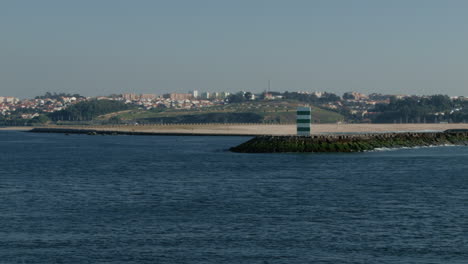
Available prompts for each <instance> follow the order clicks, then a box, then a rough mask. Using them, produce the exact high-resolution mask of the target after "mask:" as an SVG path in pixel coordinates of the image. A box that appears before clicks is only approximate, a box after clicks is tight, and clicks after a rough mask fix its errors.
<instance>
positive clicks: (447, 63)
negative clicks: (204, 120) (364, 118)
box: [0, 0, 468, 98]
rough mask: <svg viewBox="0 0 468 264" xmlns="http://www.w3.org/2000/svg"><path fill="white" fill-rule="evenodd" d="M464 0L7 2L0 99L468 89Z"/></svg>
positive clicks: (467, 7)
mask: <svg viewBox="0 0 468 264" xmlns="http://www.w3.org/2000/svg"><path fill="white" fill-rule="evenodd" d="M466 11H468V2H466V1H462V0H447V1H435V0H427V1H423V0H420V1H417V0H414V1H407V0H406V1H402V0H395V1H375V0H366V1H364V0H356V1H346V0H322V1H306V0H293V1H277V0H270V1H268V0H264V1H261V0H250V1H246V0H239V1H219V0H200V1H188V0H185V1H184V0H171V1H150V0H138V1H123V0H121V1H119V0H115V1H112V0H102V1H89V0H82V1H63V0H43V1H15V0H6V1H2V2H1V3H0V30H1V31H0V32H1V33H2V34H0V41H1V43H2V47H1V49H0V96H16V97H20V98H25V97H34V96H36V95H41V94H44V93H45V92H47V91H49V92H68V93H80V94H83V95H86V96H95V95H107V94H112V93H124V92H134V93H156V94H161V93H167V92H170V91H174V92H187V91H188V90H194V89H196V90H199V91H229V92H236V91H239V90H249V91H253V92H260V91H262V90H265V89H266V88H267V83H268V80H271V82H272V87H271V89H272V90H274V91H286V90H288V91H298V90H304V91H329V92H333V93H336V94H340V95H341V94H343V93H344V92H347V91H358V92H362V93H372V92H376V93H384V94H419V95H428V94H448V95H452V96H453V95H464V96H468V92H467V89H466V86H467V84H468V76H467V75H466V74H465V73H466V70H467V69H468V54H467V53H466V52H465V47H466V46H467V44H468V34H467V33H468V32H467V31H468V28H467V27H466V25H467V24H468V23H467V22H468V18H467V17H466Z"/></svg>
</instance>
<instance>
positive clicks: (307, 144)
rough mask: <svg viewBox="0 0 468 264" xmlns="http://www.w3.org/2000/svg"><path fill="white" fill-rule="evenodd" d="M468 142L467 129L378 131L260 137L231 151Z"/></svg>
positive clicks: (357, 149)
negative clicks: (425, 131)
mask: <svg viewBox="0 0 468 264" xmlns="http://www.w3.org/2000/svg"><path fill="white" fill-rule="evenodd" d="M447 144H451V145H468V130H447V131H444V132H434V133H415V132H410V133H376V134H355V135H315V136H307V137H303V136H257V137H255V138H253V139H251V140H249V141H247V142H245V143H242V144H240V145H238V146H236V147H232V148H231V149H230V150H231V151H233V152H242V153H278V152H362V151H369V150H374V149H377V148H401V147H418V146H437V145H447Z"/></svg>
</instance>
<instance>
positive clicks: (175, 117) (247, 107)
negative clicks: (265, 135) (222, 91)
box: [100, 101, 344, 124]
mask: <svg viewBox="0 0 468 264" xmlns="http://www.w3.org/2000/svg"><path fill="white" fill-rule="evenodd" d="M298 105H299V103H298V102H295V101H281V102H279V101H267V102H265V101H262V102H243V103H235V104H228V105H222V106H214V107H207V108H200V109H194V110H192V109H191V110H175V109H157V110H156V109H153V110H141V109H139V110H129V111H124V112H119V113H115V114H111V115H106V116H101V117H100V119H101V120H106V119H108V118H110V117H113V118H119V119H120V120H121V121H122V122H127V123H128V122H138V123H281V124H285V123H294V122H295V121H296V108H297V106H298ZM312 119H313V122H314V123H336V122H338V121H343V120H344V117H343V116H342V115H340V114H338V113H335V112H332V111H328V110H324V109H321V108H318V107H312Z"/></svg>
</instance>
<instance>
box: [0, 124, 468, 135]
mask: <svg viewBox="0 0 468 264" xmlns="http://www.w3.org/2000/svg"><path fill="white" fill-rule="evenodd" d="M48 127H50V128H63V129H94V130H99V131H119V132H148V133H161V134H171V133H173V134H189V135H193V134H200V135H210V134H213V135H295V134H296V126H295V125H263V124H193V125H190V124H185V125H135V126H124V125H122V126H48ZM29 129H31V127H9V128H0V130H21V131H25V130H29ZM447 129H468V124H312V128H311V130H312V134H327V133H373V132H379V133H382V132H415V131H418V132H433V131H444V130H447Z"/></svg>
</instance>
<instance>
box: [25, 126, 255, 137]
mask: <svg viewBox="0 0 468 264" xmlns="http://www.w3.org/2000/svg"><path fill="white" fill-rule="evenodd" d="M27 132H32V133H60V134H84V135H92V136H93V135H112V136H115V135H133V136H255V135H254V134H240V133H216V132H211V133H197V132H190V131H184V132H164V131H160V132H151V131H131V130H102V129H81V128H55V127H38V128H33V129H31V130H29V131H27Z"/></svg>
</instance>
